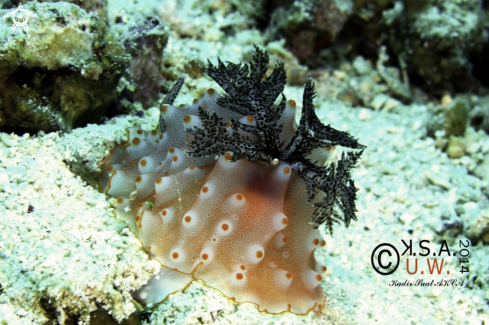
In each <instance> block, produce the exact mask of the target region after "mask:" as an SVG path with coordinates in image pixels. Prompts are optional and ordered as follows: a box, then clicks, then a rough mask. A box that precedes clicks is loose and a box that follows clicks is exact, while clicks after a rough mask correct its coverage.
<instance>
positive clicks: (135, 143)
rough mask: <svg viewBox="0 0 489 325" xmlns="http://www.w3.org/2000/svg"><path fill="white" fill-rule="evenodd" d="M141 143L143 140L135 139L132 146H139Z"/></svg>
mask: <svg viewBox="0 0 489 325" xmlns="http://www.w3.org/2000/svg"><path fill="white" fill-rule="evenodd" d="M140 143H141V139H139V138H138V137H135V138H134V139H132V144H134V145H138V144H140Z"/></svg>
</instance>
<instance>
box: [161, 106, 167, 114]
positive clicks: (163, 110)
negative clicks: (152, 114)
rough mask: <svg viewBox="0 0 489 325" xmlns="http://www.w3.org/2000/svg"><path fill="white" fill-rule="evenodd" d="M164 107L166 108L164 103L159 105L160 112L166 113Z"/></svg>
mask: <svg viewBox="0 0 489 325" xmlns="http://www.w3.org/2000/svg"><path fill="white" fill-rule="evenodd" d="M166 109H167V106H166V105H162V106H161V107H160V112H162V113H166Z"/></svg>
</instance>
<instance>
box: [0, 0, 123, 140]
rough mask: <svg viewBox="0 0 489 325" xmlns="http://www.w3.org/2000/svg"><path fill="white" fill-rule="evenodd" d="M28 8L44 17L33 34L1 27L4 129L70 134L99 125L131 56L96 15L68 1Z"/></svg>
mask: <svg viewBox="0 0 489 325" xmlns="http://www.w3.org/2000/svg"><path fill="white" fill-rule="evenodd" d="M25 8H26V9H28V10H30V11H32V12H34V13H36V15H38V17H39V18H38V19H33V20H32V21H29V24H30V26H29V27H30V29H29V31H28V32H24V31H22V30H19V29H16V30H12V29H11V28H10V26H9V25H7V24H6V25H4V26H2V28H1V29H0V42H1V43H3V44H4V46H3V48H2V49H0V127H2V126H8V127H14V128H24V129H29V130H33V131H36V130H42V131H46V132H48V131H55V130H63V131H69V130H71V129H72V128H73V127H76V126H81V125H84V124H86V123H88V122H98V121H99V119H100V117H101V116H102V115H103V113H104V110H105V108H106V107H107V105H108V104H109V103H110V102H111V101H112V100H113V99H114V98H115V96H116V85H117V82H118V80H119V78H120V76H121V75H122V73H123V72H124V70H125V69H126V67H127V65H128V64H129V61H130V56H129V55H128V54H127V53H126V52H125V49H124V48H123V46H122V45H121V44H119V43H118V42H117V41H116V40H115V39H114V38H113V36H112V35H111V34H110V32H109V31H108V28H107V26H106V25H105V24H104V23H103V22H102V21H101V20H100V18H99V17H98V15H97V14H95V13H90V14H87V13H86V12H85V11H84V10H83V9H81V8H79V7H78V6H76V5H73V4H69V3H64V2H58V3H37V2H31V3H28V4H26V5H25ZM2 13H3V11H2Z"/></svg>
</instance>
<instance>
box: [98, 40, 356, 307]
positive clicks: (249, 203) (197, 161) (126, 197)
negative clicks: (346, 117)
mask: <svg viewBox="0 0 489 325" xmlns="http://www.w3.org/2000/svg"><path fill="white" fill-rule="evenodd" d="M268 66H269V57H268V54H267V53H266V52H265V51H263V50H260V49H259V48H256V52H255V54H254V55H253V61H252V62H248V63H241V64H233V63H229V62H228V63H227V64H224V63H223V62H222V61H221V60H220V59H218V64H217V66H214V65H212V63H211V62H210V61H209V63H208V67H204V68H202V69H203V71H204V72H205V73H206V74H207V75H208V76H210V77H211V78H212V79H213V80H214V81H216V82H217V83H218V84H219V85H220V86H221V87H222V89H223V90H224V91H225V94H224V95H220V94H219V93H218V92H217V91H215V90H213V89H209V90H208V91H207V92H206V93H205V95H204V96H203V97H201V98H199V99H195V100H194V101H193V103H192V104H191V105H180V106H179V107H177V106H174V105H173V102H174V100H175V98H176V96H177V94H178V92H179V90H180V88H181V86H182V84H183V78H181V79H180V80H179V81H178V82H177V83H176V84H175V86H174V87H173V88H172V90H171V91H170V92H169V94H168V95H167V96H166V98H165V99H164V100H163V103H162V104H161V107H160V111H161V115H160V122H159V125H158V126H157V127H156V129H155V130H153V131H151V132H145V131H143V130H141V129H139V128H130V129H128V141H127V142H126V143H124V144H122V145H121V146H119V147H117V148H116V149H115V150H114V151H113V153H112V154H111V155H110V156H109V157H108V158H107V159H106V161H105V162H104V164H103V167H102V171H101V173H100V176H99V187H100V190H101V191H103V192H105V193H107V194H108V195H110V196H111V197H112V198H111V199H110V200H111V202H112V204H113V205H114V211H115V214H116V217H117V218H119V219H121V220H123V221H124V222H126V223H127V224H128V226H129V228H130V230H131V231H133V232H134V233H135V235H136V236H137V237H138V238H139V240H140V241H141V243H142V245H143V248H144V250H145V251H146V252H147V253H148V255H149V257H150V258H151V259H155V260H157V261H159V262H160V263H161V265H162V267H161V271H160V273H159V274H157V275H155V276H154V277H153V278H152V279H150V281H149V282H148V284H147V285H146V286H144V287H143V288H142V289H140V290H139V291H137V292H135V293H134V295H135V297H136V299H138V300H140V301H142V302H144V303H157V302H160V301H163V300H164V299H166V297H167V296H168V295H169V294H171V293H174V292H176V291H178V290H183V289H185V288H186V287H187V286H188V285H189V284H190V283H191V282H192V281H195V280H202V281H203V282H204V283H205V284H206V285H207V286H209V287H212V288H215V289H217V290H219V291H220V292H222V293H223V294H224V295H225V296H227V297H228V298H229V299H232V300H233V301H235V302H252V303H254V304H256V305H257V306H258V310H259V311H264V312H268V313H281V312H292V313H295V314H306V313H308V312H310V311H320V310H321V309H322V308H323V307H324V304H325V301H326V298H325V295H324V292H323V289H322V287H321V285H320V282H321V280H322V274H323V273H324V271H325V270H326V267H325V266H322V265H319V264H318V263H317V262H316V260H315V258H314V251H315V249H316V248H318V247H322V246H325V245H326V242H325V240H324V239H323V238H322V237H321V235H320V233H319V231H318V229H317V228H318V226H320V225H321V224H323V223H325V224H326V227H327V229H329V231H330V232H331V231H332V225H333V223H335V222H343V223H345V225H346V226H348V225H349V223H350V220H351V219H353V220H356V217H355V211H356V210H355V197H356V191H357V189H356V188H355V186H354V183H353V180H352V179H351V173H350V171H351V169H352V168H353V167H354V166H355V164H356V162H357V161H358V159H359V157H360V155H361V153H362V152H363V148H365V146H363V145H361V144H359V143H358V142H357V140H356V139H354V138H352V137H351V136H350V135H349V134H348V133H347V132H341V131H338V130H335V129H333V128H332V127H330V126H329V125H323V124H322V123H321V122H320V121H319V119H318V118H317V116H316V114H315V111H314V106H313V98H314V96H315V93H314V84H313V83H312V81H311V80H309V81H308V82H307V83H306V85H305V89H304V94H303V106H302V115H301V118H300V123H299V124H298V125H297V123H295V119H294V118H295V114H296V113H295V112H296V103H295V102H294V101H292V100H288V101H287V100H286V98H285V95H284V94H283V93H282V92H283V90H284V86H285V83H286V74H285V69H284V65H283V63H280V62H279V63H276V65H275V69H274V70H273V72H272V73H271V74H270V75H269V76H266V72H267V69H268ZM279 96H281V98H280V102H279V103H278V104H275V101H276V100H277V99H278V97H279ZM337 146H340V147H344V148H350V149H353V150H350V149H348V150H346V149H344V150H343V153H342V154H341V155H339V157H338V159H336V160H335V161H327V160H328V157H329V156H330V152H331V150H332V148H335V147H337ZM355 149H358V150H355Z"/></svg>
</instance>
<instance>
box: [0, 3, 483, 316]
mask: <svg viewBox="0 0 489 325" xmlns="http://www.w3.org/2000/svg"><path fill="white" fill-rule="evenodd" d="M19 4H20V2H18V1H11V0H0V16H2V17H3V19H2V20H1V21H0V140H1V141H0V321H1V323H2V324H373V323H376V324H388V323H393V322H396V323H398V324H488V323H489V308H488V301H489V247H488V244H489V201H488V200H489V136H488V133H489V91H488V90H489V88H488V87H489V79H488V76H489V42H488V39H489V16H488V13H487V9H488V7H489V4H488V3H487V1H482V0H480V1H478V0H450V1H447V0H445V1H442V0H421V1H419V0H418V1H415V0H405V1H396V0H322V1H321V0H304V1H293V0H258V1H239V0H202V1H191V0H188V1H186V0H181V1H142V0H139V1H135V0H133V1H104V0H87V1H77V0H73V1H25V2H22V6H20V5H19ZM20 9H22V10H23V11H22V12H20V11H19V12H17V13H14V12H15V11H16V10H20ZM9 13H10V14H9ZM16 15H17V16H16ZM254 45H256V46H258V47H259V48H261V49H264V50H266V51H267V52H268V53H269V56H270V71H271V70H272V68H273V66H274V64H275V63H276V62H277V61H283V62H284V65H285V70H286V71H287V85H286V87H285V90H284V94H285V96H286V97H287V99H293V100H295V101H296V102H297V106H298V108H299V112H298V113H300V108H301V107H302V105H301V103H302V93H303V88H304V84H305V83H306V82H307V80H308V79H309V78H312V79H313V81H314V82H315V84H316V98H315V100H314V104H315V106H316V109H315V110H316V115H317V116H318V117H319V119H320V120H321V122H322V123H324V124H326V125H328V124H329V125H331V126H332V127H334V128H335V129H337V130H340V131H348V132H349V133H350V134H351V135H352V136H353V137H354V138H356V139H358V140H359V142H360V143H361V144H363V145H366V146H367V148H366V149H365V151H364V153H363V155H362V157H361V160H360V162H359V163H358V167H357V168H356V169H354V170H353V171H352V178H353V179H354V181H355V185H356V186H357V187H358V188H359V191H358V192H357V193H356V197H357V200H356V208H357V210H358V212H357V217H358V221H356V222H355V221H354V222H352V223H351V224H350V225H349V228H348V229H346V228H345V227H343V226H338V227H336V228H335V230H334V234H333V235H330V234H327V232H326V233H325V230H324V226H323V227H320V231H321V233H322V234H323V236H324V238H325V240H326V243H327V244H326V246H325V247H322V248H318V249H317V250H316V252H315V256H316V259H317V260H318V262H320V263H321V264H323V265H326V266H327V270H326V272H325V273H324V274H323V277H322V278H323V281H322V282H321V286H322V287H323V289H324V292H325V295H326V297H327V302H326V305H325V307H324V308H323V309H322V310H321V311H320V312H319V313H314V312H311V313H309V314H307V315H305V316H300V315H294V314H292V313H284V314H279V315H273V314H267V313H260V312H258V311H257V309H256V306H255V305H253V304H249V303H243V304H236V303H233V301H231V300H229V299H228V298H227V297H225V296H224V295H223V294H221V293H220V292H218V291H216V290H214V289H211V288H208V287H206V286H205V285H204V284H203V283H202V282H199V281H195V282H193V283H192V284H191V285H190V286H189V287H188V288H187V289H186V290H185V291H184V292H177V293H175V294H173V295H171V296H170V297H169V298H168V299H167V300H165V301H164V302H163V303H161V304H157V305H147V306H145V307H143V306H142V305H141V304H139V303H138V302H136V301H135V300H134V299H133V298H132V295H131V292H132V291H134V290H137V289H139V288H140V287H141V286H142V285H143V284H145V283H146V282H147V281H148V279H149V278H151V276H152V275H153V274H154V273H155V272H157V271H158V269H159V267H160V264H159V263H158V262H157V261H155V260H150V259H149V258H148V255H147V254H146V252H145V251H144V250H143V248H142V247H141V243H140V241H139V240H138V239H137V238H136V237H135V235H134V234H133V233H132V232H130V231H129V230H128V228H127V226H126V224H124V223H123V222H121V221H119V220H117V219H116V218H115V217H114V214H113V213H112V207H111V204H110V203H109V201H108V200H107V198H106V195H105V194H103V193H100V192H99V191H98V188H97V176H98V174H99V173H100V170H101V166H102V163H103V162H104V160H105V159H106V158H107V156H108V155H109V154H110V152H111V151H112V150H113V149H114V147H115V146H116V145H118V144H120V143H122V142H123V141H125V140H126V135H127V134H126V131H125V130H126V129H127V128H128V127H134V126H138V127H140V128H141V129H142V130H144V131H151V130H153V129H154V127H155V125H157V123H158V119H159V115H160V109H159V104H160V102H161V100H162V99H163V98H164V97H165V95H166V94H167V93H168V91H169V90H170V89H171V87H172V86H173V84H174V83H175V82H176V81H177V80H178V79H179V78H180V77H181V76H182V74H183V75H184V76H185V83H184V85H183V87H182V90H181V91H180V95H179V97H178V99H177V102H176V104H177V105H178V104H184V103H188V104H190V103H191V102H192V100H193V99H194V98H198V97H200V96H202V95H203V94H204V93H205V92H206V90H207V89H209V88H215V89H216V90H217V91H219V92H221V93H222V90H221V89H219V88H218V86H217V84H216V83H215V82H214V81H212V80H211V79H210V78H209V77H207V76H205V75H204V73H203V71H202V70H201V69H200V67H201V66H207V64H208V63H207V60H208V59H209V60H210V61H211V62H212V63H213V64H215V63H216V62H217V58H218V57H219V58H220V59H221V60H222V61H224V62H226V61H229V62H233V63H239V62H244V61H250V60H251V58H252V57H251V55H252V54H253V53H254V52H255V48H254ZM299 117H300V115H297V116H296V120H297V121H298V119H299ZM423 240H424V241H426V242H424V244H422V245H423V247H425V248H430V256H429V257H430V258H429V259H428V257H425V256H423V257H422V258H419V259H418V264H419V269H420V270H419V271H418V272H417V273H416V274H409V272H413V270H414V260H415V259H416V258H415V256H414V255H412V256H409V254H408V253H406V252H405V250H408V251H409V248H410V247H411V248H412V250H413V251H414V252H416V253H418V254H419V253H423V252H425V251H423V247H420V243H421V241H423ZM410 241H411V243H412V245H410V244H409V243H410ZM381 244H391V245H393V246H395V247H396V248H397V250H398V252H399V254H401V256H400V259H399V260H400V263H399V268H398V269H397V270H395V272H393V273H392V274H388V275H382V274H380V273H379V272H377V271H378V270H379V268H383V265H382V263H381V265H379V261H380V260H381V255H382V254H384V257H386V256H385V254H386V253H379V252H377V253H374V250H375V249H376V248H377V247H378V246H379V245H381ZM384 247H386V246H384ZM447 250H449V251H450V253H449V254H447ZM440 251H441V254H439V252H440ZM433 252H435V253H436V256H435V257H433V256H432V254H433ZM454 252H455V253H456V256H454V255H453V253H454ZM391 253H393V251H391ZM403 253H404V254H403ZM387 254H388V253H387ZM427 259H428V260H429V261H428V262H427V261H426V260H427ZM434 260H436V261H437V263H439V264H441V263H442V260H443V272H441V274H438V272H437V271H434V272H431V273H432V274H430V272H429V269H430V267H431V266H432V264H429V263H433V261H434ZM385 261H386V264H387V262H390V261H394V260H392V259H387V257H386V260H385ZM408 263H410V264H408ZM427 263H428V264H429V265H428V266H427ZM376 268H377V271H376ZM385 269H387V270H392V268H391V267H386V268H385ZM421 270H424V272H425V274H421V273H420V271H421ZM431 271H433V270H431ZM447 271H448V272H449V273H447ZM420 282H422V283H423V284H424V285H421V284H420ZM409 283H411V285H410V284H409ZM430 283H431V284H430Z"/></svg>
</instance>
